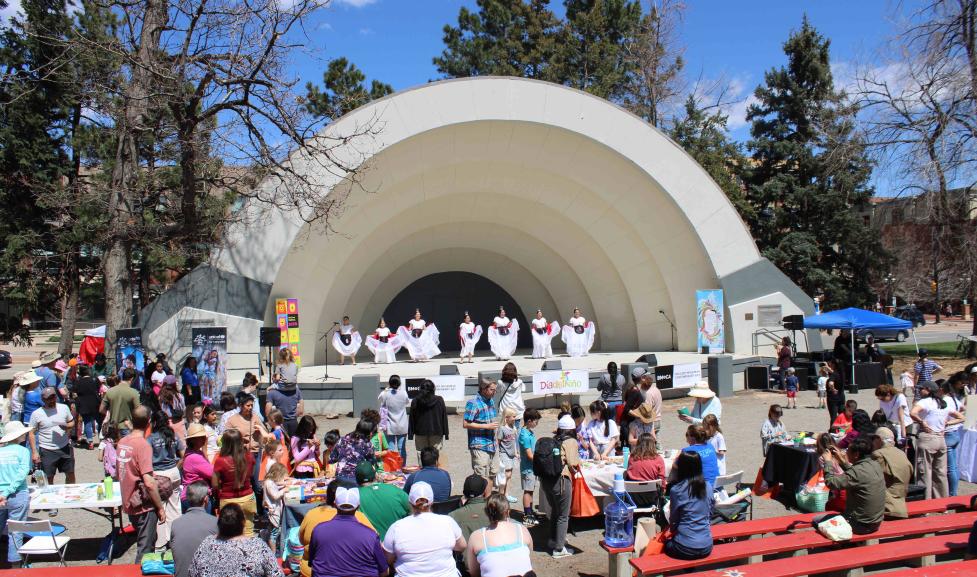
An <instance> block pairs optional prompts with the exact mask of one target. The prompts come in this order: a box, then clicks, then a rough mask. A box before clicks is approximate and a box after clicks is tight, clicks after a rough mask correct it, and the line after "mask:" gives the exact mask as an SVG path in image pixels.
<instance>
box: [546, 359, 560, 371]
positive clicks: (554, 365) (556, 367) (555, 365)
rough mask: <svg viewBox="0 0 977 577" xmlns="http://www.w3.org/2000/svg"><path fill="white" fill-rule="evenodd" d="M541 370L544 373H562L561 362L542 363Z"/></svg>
mask: <svg viewBox="0 0 977 577" xmlns="http://www.w3.org/2000/svg"><path fill="white" fill-rule="evenodd" d="M541 370H544V371H562V370H563V362H561V361H543V368H542V369H541Z"/></svg>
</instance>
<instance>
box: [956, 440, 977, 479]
mask: <svg viewBox="0 0 977 577" xmlns="http://www.w3.org/2000/svg"><path fill="white" fill-rule="evenodd" d="M960 433H961V435H960V444H959V445H957V470H958V471H959V472H960V478H961V479H962V480H964V481H967V482H968V483H975V482H977V430H975V429H962V430H961V431H960Z"/></svg>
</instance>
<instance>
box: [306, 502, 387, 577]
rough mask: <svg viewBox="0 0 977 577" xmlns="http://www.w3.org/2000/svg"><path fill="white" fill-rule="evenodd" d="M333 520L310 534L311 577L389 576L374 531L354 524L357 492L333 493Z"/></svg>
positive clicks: (381, 549)
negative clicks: (335, 510)
mask: <svg viewBox="0 0 977 577" xmlns="http://www.w3.org/2000/svg"><path fill="white" fill-rule="evenodd" d="M335 503H336V509H337V512H336V516H335V517H333V518H332V520H330V521H326V522H324V523H320V524H319V525H317V526H316V528H315V529H313V530H312V538H311V539H310V540H309V561H310V564H311V565H312V575H315V576H316V577H318V576H320V575H321V576H328V575H349V576H351V577H379V576H382V575H386V574H387V573H388V572H389V565H388V563H387V555H386V553H385V552H384V551H383V547H382V546H381V545H380V537H379V536H377V533H376V531H374V530H373V529H370V528H369V527H367V526H364V525H363V524H361V523H360V522H359V521H357V520H356V511H357V509H359V507H360V490H359V489H355V488H354V489H347V488H345V487H339V488H337V489H336V501H335Z"/></svg>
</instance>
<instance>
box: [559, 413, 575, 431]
mask: <svg viewBox="0 0 977 577" xmlns="http://www.w3.org/2000/svg"><path fill="white" fill-rule="evenodd" d="M556 428H557V429H561V430H564V431H572V430H574V429H576V428H577V424H576V423H574V422H573V417H571V416H570V415H563V416H562V417H560V420H559V421H557V422H556Z"/></svg>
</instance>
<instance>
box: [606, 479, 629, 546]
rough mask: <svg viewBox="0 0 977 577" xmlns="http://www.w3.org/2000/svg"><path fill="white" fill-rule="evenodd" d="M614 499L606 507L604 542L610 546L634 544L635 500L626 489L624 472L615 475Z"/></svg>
mask: <svg viewBox="0 0 977 577" xmlns="http://www.w3.org/2000/svg"><path fill="white" fill-rule="evenodd" d="M613 495H614V500H613V501H611V502H610V503H609V504H608V505H607V506H606V507H604V542H605V543H607V546H608V547H631V546H632V545H634V509H635V505H634V501H633V500H632V499H631V495H628V493H627V491H625V490H624V474H623V473H616V474H615V475H614V492H613Z"/></svg>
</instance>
